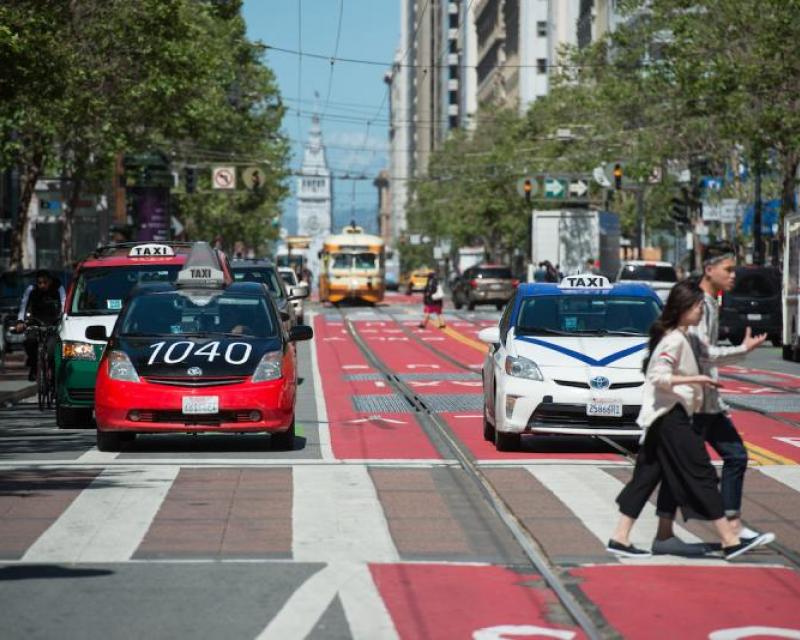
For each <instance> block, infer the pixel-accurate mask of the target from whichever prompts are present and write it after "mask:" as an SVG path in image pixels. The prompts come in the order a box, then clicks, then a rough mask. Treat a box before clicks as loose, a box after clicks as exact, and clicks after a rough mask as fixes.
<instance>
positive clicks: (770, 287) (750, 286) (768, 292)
mask: <svg viewBox="0 0 800 640" xmlns="http://www.w3.org/2000/svg"><path fill="white" fill-rule="evenodd" d="M778 287H779V284H778V282H777V279H776V278H771V277H769V276H768V275H767V274H765V273H738V274H737V275H736V281H735V284H734V286H733V291H732V292H731V293H732V294H733V295H735V296H742V297H744V298H772V297H774V296H777V295H778V293H779V288H778Z"/></svg>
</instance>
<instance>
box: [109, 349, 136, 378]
mask: <svg viewBox="0 0 800 640" xmlns="http://www.w3.org/2000/svg"><path fill="white" fill-rule="evenodd" d="M108 377H109V378H110V379H111V380H121V381H122V382H139V374H138V373H136V367H134V366H133V363H132V362H131V359H130V358H129V357H128V354H127V353H125V352H124V351H111V352H109V354H108Z"/></svg>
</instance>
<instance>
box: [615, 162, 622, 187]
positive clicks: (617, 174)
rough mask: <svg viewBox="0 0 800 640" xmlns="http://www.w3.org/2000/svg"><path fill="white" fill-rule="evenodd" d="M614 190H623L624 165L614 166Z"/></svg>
mask: <svg viewBox="0 0 800 640" xmlns="http://www.w3.org/2000/svg"><path fill="white" fill-rule="evenodd" d="M614 188H615V189H616V190H617V191H619V190H620V189H622V165H621V164H619V163H617V164H615V165H614Z"/></svg>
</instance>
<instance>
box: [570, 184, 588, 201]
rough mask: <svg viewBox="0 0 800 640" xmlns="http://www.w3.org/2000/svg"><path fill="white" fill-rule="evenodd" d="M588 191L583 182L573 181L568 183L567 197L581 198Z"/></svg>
mask: <svg viewBox="0 0 800 640" xmlns="http://www.w3.org/2000/svg"><path fill="white" fill-rule="evenodd" d="M587 191H589V185H588V184H586V181H585V180H573V181H572V182H570V183H569V195H571V196H577V197H578V198H582V197H583V196H585V195H586V192H587Z"/></svg>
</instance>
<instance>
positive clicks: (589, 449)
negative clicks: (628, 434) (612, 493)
mask: <svg viewBox="0 0 800 640" xmlns="http://www.w3.org/2000/svg"><path fill="white" fill-rule="evenodd" d="M354 326H355V327H356V330H357V331H358V333H359V335H360V336H361V337H362V338H364V340H365V341H366V342H367V344H368V345H369V346H370V347H371V348H373V349H375V351H376V354H377V355H378V357H379V358H380V359H381V361H382V362H384V364H385V365H386V366H387V367H388V368H389V369H391V370H392V371H394V372H395V373H396V374H397V375H398V376H400V377H401V379H403V381H404V382H406V384H408V385H409V386H411V388H412V389H414V391H416V392H417V393H418V394H419V395H421V396H423V397H424V398H425V401H426V403H427V404H428V406H430V407H431V408H432V410H433V411H434V412H435V413H436V414H437V415H438V416H439V417H440V418H441V419H443V420H444V421H445V422H446V423H447V425H448V426H449V427H450V428H451V429H452V431H453V433H454V434H455V435H456V437H457V438H458V439H459V440H460V441H461V442H462V443H463V444H464V445H465V446H466V447H467V448H468V449H469V451H470V452H471V453H472V454H473V455H474V456H475V458H476V459H478V460H483V461H523V462H524V461H529V460H536V459H564V460H581V461H588V460H598V461H606V462H607V461H614V462H617V461H620V460H621V457H620V454H619V453H616V452H614V451H613V450H612V449H611V448H610V447H609V446H608V445H607V444H605V443H603V442H601V441H599V440H595V439H593V438H588V437H559V436H539V437H537V436H530V437H526V438H523V442H522V449H521V450H520V451H515V452H500V451H497V450H496V449H495V447H494V444H493V443H490V442H486V441H485V440H484V439H483V414H482V411H483V385H482V384H481V383H480V378H479V377H478V376H479V375H480V369H478V368H475V369H474V372H475V374H476V375H471V374H470V372H469V371H466V370H464V369H463V368H460V367H457V366H455V365H454V364H452V363H451V362H448V361H447V360H445V359H444V358H442V357H440V356H439V355H438V354H437V353H435V352H434V351H432V350H431V349H430V348H427V347H426V346H425V344H426V343H425V342H418V341H416V340H414V339H412V338H410V337H408V336H407V335H404V334H403V333H396V332H397V331H398V330H399V328H398V327H397V323H395V322H389V321H387V322H366V321H363V322H362V321H359V322H355V323H354ZM433 332H438V334H439V335H440V336H442V337H444V338H445V340H444V341H443V342H436V343H433V344H435V345H436V346H435V348H436V349H437V350H439V351H441V352H444V353H446V354H448V355H449V356H451V357H453V358H455V359H456V360H460V358H459V357H458V356H457V355H456V353H457V350H458V353H459V354H463V355H464V356H465V357H471V358H472V359H473V363H472V364H474V365H475V366H476V367H477V364H478V363H480V362H482V360H483V356H482V355H481V353H480V352H479V348H482V343H479V342H478V341H477V339H472V338H470V337H469V336H464V335H463V334H460V332H456V331H455V330H453V329H450V327H448V328H447V330H439V329H433V330H431V333H433ZM454 333H458V334H459V335H458V336H454V335H453V334H454ZM422 335H423V336H424V335H426V332H425V331H423V332H422ZM390 337H393V338H392V339H391V340H390V339H389V338H390ZM398 338H406V340H399V339H398ZM464 338H466V339H468V340H470V341H472V342H473V343H474V344H473V345H472V346H469V345H468V344H467V343H466V342H465V341H464ZM454 378H459V379H454Z"/></svg>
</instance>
